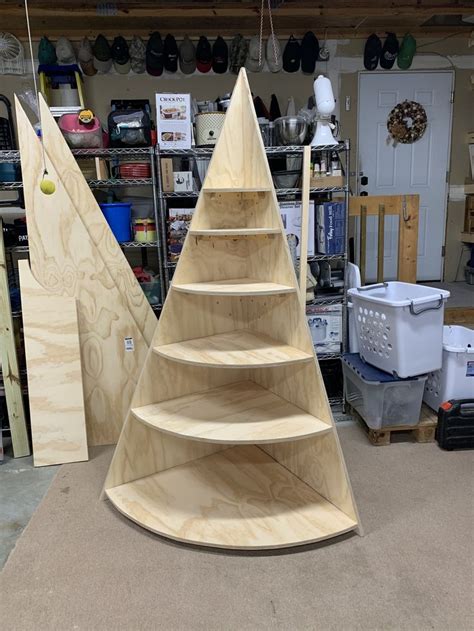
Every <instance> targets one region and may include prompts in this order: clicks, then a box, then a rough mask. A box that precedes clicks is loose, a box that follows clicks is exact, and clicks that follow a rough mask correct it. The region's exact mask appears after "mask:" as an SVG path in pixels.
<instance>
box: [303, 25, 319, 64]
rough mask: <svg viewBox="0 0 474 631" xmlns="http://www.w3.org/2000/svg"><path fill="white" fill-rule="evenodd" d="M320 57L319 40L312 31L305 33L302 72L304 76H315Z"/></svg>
mask: <svg viewBox="0 0 474 631" xmlns="http://www.w3.org/2000/svg"><path fill="white" fill-rule="evenodd" d="M318 56H319V42H318V38H317V37H316V35H315V34H314V33H313V32H312V31H308V32H307V33H305V36H304V37H303V40H302V42H301V70H302V71H303V72H304V74H313V73H314V69H315V68H316V61H317V60H318Z"/></svg>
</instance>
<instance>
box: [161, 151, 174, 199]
mask: <svg viewBox="0 0 474 631" xmlns="http://www.w3.org/2000/svg"><path fill="white" fill-rule="evenodd" d="M160 164H161V185H162V187H163V191H164V192H165V193H172V192H173V191H174V179H173V159H172V158H161V161H160Z"/></svg>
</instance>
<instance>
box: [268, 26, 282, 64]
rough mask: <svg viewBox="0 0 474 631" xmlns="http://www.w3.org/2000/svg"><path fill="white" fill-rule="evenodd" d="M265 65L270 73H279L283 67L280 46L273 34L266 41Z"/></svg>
mask: <svg viewBox="0 0 474 631" xmlns="http://www.w3.org/2000/svg"><path fill="white" fill-rule="evenodd" d="M267 65H268V69H269V70H270V72H280V70H281V69H282V67H283V60H282V56H281V46H280V42H279V41H278V39H277V37H276V35H275V33H273V34H272V35H270V37H269V38H268V40H267Z"/></svg>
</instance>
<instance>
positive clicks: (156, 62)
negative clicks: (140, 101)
mask: <svg viewBox="0 0 474 631" xmlns="http://www.w3.org/2000/svg"><path fill="white" fill-rule="evenodd" d="M163 65H164V59H163V41H162V39H161V35H160V34H159V33H158V31H155V32H154V33H152V34H151V35H150V39H149V40H148V44H147V45H146V71H147V72H148V74H151V75H153V76H154V77H159V76H160V75H162V74H163Z"/></svg>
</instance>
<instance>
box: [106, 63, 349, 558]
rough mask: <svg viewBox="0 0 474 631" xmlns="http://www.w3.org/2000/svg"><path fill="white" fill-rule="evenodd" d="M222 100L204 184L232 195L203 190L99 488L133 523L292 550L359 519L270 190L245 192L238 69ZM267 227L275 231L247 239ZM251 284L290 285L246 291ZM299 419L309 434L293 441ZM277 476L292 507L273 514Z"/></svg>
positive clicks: (247, 105)
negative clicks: (222, 116)
mask: <svg viewBox="0 0 474 631" xmlns="http://www.w3.org/2000/svg"><path fill="white" fill-rule="evenodd" d="M242 92H245V93H246V94H245V95H242ZM232 99H233V100H232V103H234V104H236V105H235V106H232V105H231V108H230V109H229V111H228V113H227V115H226V120H225V123H224V129H223V132H222V134H221V137H220V140H219V143H220V144H222V148H221V149H220V148H219V147H220V144H218V145H217V147H216V149H215V151H214V157H213V160H212V161H211V165H210V167H209V170H208V174H207V180H206V186H205V188H207V189H214V190H217V189H219V188H220V189H224V188H231V187H234V186H235V187H236V189H237V190H238V191H239V192H235V191H234V192H218V193H216V192H209V191H206V190H203V191H202V192H201V195H200V197H199V199H198V203H197V206H196V211H195V213H194V215H193V219H192V222H191V227H190V231H189V232H188V235H187V238H186V240H185V243H184V247H183V250H182V252H181V255H180V259H179V261H178V265H177V268H176V271H175V275H174V277H173V290H172V291H171V292H170V293H169V294H168V296H167V299H166V302H165V305H164V308H163V312H162V315H161V318H160V325H159V327H158V329H157V332H156V334H155V337H154V340H153V346H152V348H151V349H150V351H149V354H148V357H147V360H146V364H145V367H144V370H143V372H142V375H141V378H140V381H139V383H138V386H137V388H136V390H135V394H134V397H133V401H132V412H131V413H130V415H129V417H128V420H127V422H126V424H125V427H124V429H123V432H122V436H121V438H120V441H119V444H118V446H117V449H116V452H115V454H114V458H113V461H112V465H111V468H110V471H109V475H108V477H107V480H106V483H105V490H106V491H107V493H108V494H109V497H111V499H112V501H113V502H114V504H115V505H116V506H117V507H118V508H119V510H121V511H122V512H123V513H124V514H125V515H127V516H128V517H129V518H130V519H132V520H135V521H136V522H137V523H140V524H141V525H143V526H145V527H146V528H150V529H151V530H153V531H155V532H159V533H162V534H165V535H167V536H170V537H172V538H176V539H179V540H183V541H190V542H196V543H204V544H205V545H218V546H223V547H236V548H239V547H240V548H246V547H248V548H265V547H278V546H285V545H297V544H298V543H304V542H307V541H316V540H319V539H322V538H326V537H330V536H333V535H335V534H337V533H339V532H343V531H345V530H347V529H352V528H356V527H359V523H358V517H357V510H356V508H355V503H354V499H353V496H352V491H351V487H350V483H349V479H348V475H347V471H346V469H345V464H344V459H343V455H342V451H341V449H340V445H339V441H338V437H337V432H336V428H335V426H334V421H333V418H332V414H331V409H330V407H329V403H328V399H327V395H326V392H325V388H324V383H323V380H322V377H321V372H320V370H319V366H318V363H317V358H316V354H315V351H314V347H313V343H312V340H311V335H310V332H309V328H308V324H307V321H306V317H305V314H304V313H303V310H302V309H301V303H300V299H299V293H298V292H297V288H298V283H297V279H296V276H295V272H294V268H293V263H292V261H291V257H290V253H289V250H288V245H287V242H286V237H285V233H284V228H283V224H282V221H281V216H280V212H279V206H278V200H277V197H276V193H275V191H274V189H273V188H272V190H270V191H267V192H259V193H252V192H245V193H242V189H243V188H252V187H253V186H256V184H255V181H253V182H250V181H249V179H252V178H253V179H254V180H255V178H256V179H257V180H258V187H261V188H262V190H263V189H265V187H266V186H267V185H268V187H271V186H272V184H271V182H272V179H271V174H270V170H269V167H268V162H267V160H266V156H265V151H264V147H263V143H262V140H261V135H260V133H259V130H258V126H257V123H256V120H255V114H254V109H253V104H252V100H251V97H250V91H249V87H248V82H247V79H246V75H245V71H244V70H242V71H241V73H240V76H239V79H238V82H237V86H236V88H235V90H234V93H233V97H232ZM243 110H245V114H244V115H242V111H243ZM242 121H243V123H242ZM249 138H250V140H249ZM249 142H250V145H251V148H250V150H249V151H250V152H248V151H247V146H248V145H247V143H249ZM243 155H245V156H246V159H248V165H251V169H252V173H251V174H250V175H249V171H247V172H246V173H243V171H242V169H244V166H243V164H242V161H241V156H243ZM248 155H250V158H251V159H250V158H248ZM216 156H218V157H219V159H217V158H216ZM234 157H235V161H234ZM227 158H228V159H227ZM244 179H245V181H244ZM268 228H270V229H271V230H272V231H274V230H276V232H275V234H258V233H256V234H245V233H246V232H247V233H252V232H255V231H259V230H262V229H263V230H267V229H268ZM237 232H238V233H240V234H238V233H237ZM236 279H237V280H240V281H241V282H240V283H238V284H239V285H240V286H239V287H238V289H237V291H238V292H239V294H238V295H233V292H234V287H235V284H236ZM249 279H251V281H250V283H249V282H248V281H249ZM255 283H256V284H257V286H258V287H259V288H260V289H261V287H263V288H264V290H265V291H266V289H267V288H268V287H269V286H270V285H273V284H275V285H277V286H285V287H288V288H291V291H288V293H277V294H266V293H262V292H261V291H260V292H259V293H254V289H255ZM216 288H217V292H219V293H215V292H216ZM229 288H231V291H232V293H231V295H229V294H228V293H222V294H221V293H220V292H224V291H225V292H228V291H229ZM180 289H181V291H180ZM243 289H245V292H244V291H243ZM183 290H184V291H183ZM202 290H204V292H205V293H202ZM208 292H209V293H208ZM219 368H225V370H219ZM242 382H250V383H248V385H246V386H242V385H239V383H240V384H241V383H242ZM257 384H258V385H257ZM259 386H260V388H263V391H262V390H261V389H260V388H259ZM239 391H240V398H239ZM295 418H296V419H298V421H297V422H294V421H295ZM137 419H140V420H137ZM301 422H302V424H301ZM308 427H311V428H316V427H318V428H320V431H315V432H313V431H312V430H310V434H309V435H307V436H304V433H305V432H306V431H307V428H308ZM305 428H306V429H305ZM170 432H171V433H170ZM285 436H287V439H285V438H284V437H285ZM325 437H326V438H327V440H324V439H325ZM211 440H212V441H229V442H230V443H231V444H235V443H238V442H244V441H246V442H247V441H248V442H247V446H246V447H245V448H243V447H242V445H240V446H239V447H236V448H232V449H228V448H227V447H226V445H227V444H228V443H226V442H209V441H211ZM267 440H271V442H264V444H265V450H263V449H262V450H260V451H259V449H258V448H257V447H255V444H256V443H263V441H267ZM199 446H200V448H201V450H199ZM209 448H214V452H211V451H208V452H207V453H206V449H209ZM263 451H265V454H264V456H263V457H262V453H263ZM211 453H212V455H209V454H211ZM234 456H235V457H234ZM315 461H316V462H315ZM282 475H283V476H284V478H282V477H281V476H282ZM249 480H252V481H253V482H255V484H256V485H257V487H258V491H256V490H255V487H253V486H252V487H250V486H249V484H250V482H249ZM280 481H281V482H282V483H283V484H286V483H288V491H285V492H284V494H285V498H287V499H288V500H289V501H290V502H291V501H293V500H294V501H296V502H297V504H298V506H295V505H293V504H292V505H291V507H290V508H289V510H286V509H285V510H284V511H283V512H281V513H279V508H278V506H280V504H278V502H279V499H278V500H277V499H276V497H277V495H278V497H280V490H279V489H280V488H282V487H281V486H280ZM253 482H252V484H253ZM129 483H131V484H129ZM295 485H296V486H295ZM300 485H302V486H300ZM302 489H304V493H309V495H304V498H305V499H304V500H303V501H302V502H301V503H299V499H298V498H299V497H301V496H300V495H299V493H300V491H302ZM268 492H270V496H271V498H272V499H271V501H270V502H267V499H266V498H268ZM275 493H276V495H275ZM272 494H273V495H272ZM246 498H250V499H249V500H248V504H249V505H251V507H252V508H248V506H247V499H246ZM311 498H313V499H311ZM285 501H286V500H285ZM254 509H256V510H257V514H258V516H256V515H255V514H253V512H252V511H253V510H254ZM274 509H275V510H276V512H274ZM327 509H329V510H330V512H331V516H329V514H328V513H327ZM320 511H322V512H320ZM333 511H335V513H333ZM301 514H304V515H307V516H308V519H309V521H308V522H305V523H307V525H308V526H309V527H308V532H307V533H305V532H304V530H305V527H302V522H301V521H300V517H301ZM333 515H336V516H337V519H336V521H338V520H339V519H342V521H343V522H344V525H343V524H341V523H340V524H339V525H336V523H335V522H333V523H332V526H329V528H328V530H327V531H326V532H324V533H323V532H322V531H321V522H319V521H318V520H319V518H320V517H321V519H322V520H323V521H324V522H325V521H326V517H329V521H332V516H333ZM310 516H313V517H316V516H317V519H316V520H315V521H312V517H310ZM323 530H324V529H323Z"/></svg>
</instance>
